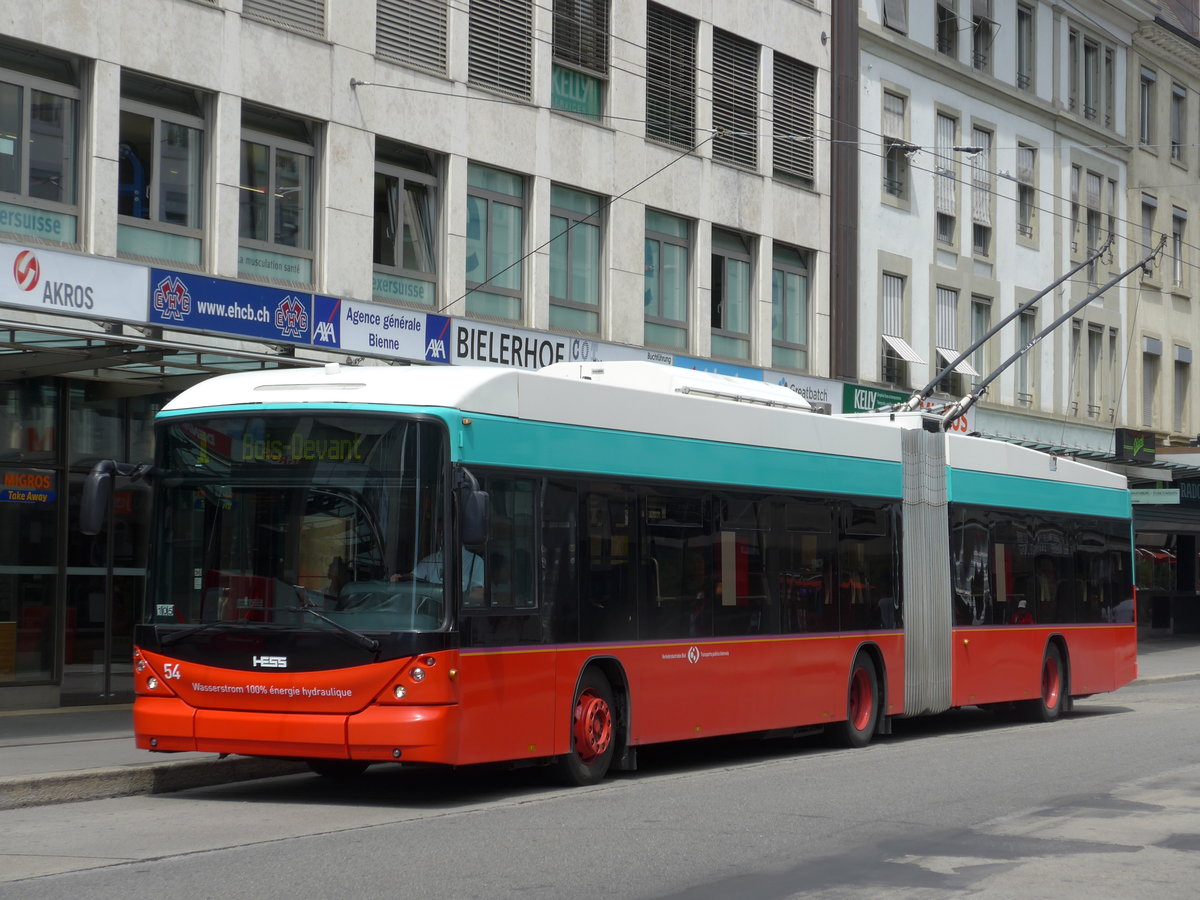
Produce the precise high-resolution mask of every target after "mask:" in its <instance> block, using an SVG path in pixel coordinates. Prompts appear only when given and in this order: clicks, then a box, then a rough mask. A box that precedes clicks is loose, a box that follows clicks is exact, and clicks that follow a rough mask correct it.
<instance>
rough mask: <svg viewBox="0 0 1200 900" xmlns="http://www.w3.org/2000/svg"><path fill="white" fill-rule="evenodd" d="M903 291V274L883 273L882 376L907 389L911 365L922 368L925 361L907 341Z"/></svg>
mask: <svg viewBox="0 0 1200 900" xmlns="http://www.w3.org/2000/svg"><path fill="white" fill-rule="evenodd" d="M904 288H905V281H904V276H903V275H892V274H889V273H887V272H884V273H883V281H882V289H881V298H882V309H881V310H880V313H881V319H882V324H883V327H882V329H881V334H882V336H883V348H882V349H883V359H882V363H881V367H880V376H879V377H880V380H881V381H883V382H886V383H887V384H894V385H897V386H898V387H907V386H908V383H909V375H908V367H909V364H911V363H915V364H917V365H922V364H923V363H924V360H923V359H921V357H920V356H918V355H917V352H916V351H915V350H913V348H912V346H911V345H910V344H909V343H908V341H906V340H905V339H904V318H905V317H904Z"/></svg>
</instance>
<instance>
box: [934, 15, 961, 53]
mask: <svg viewBox="0 0 1200 900" xmlns="http://www.w3.org/2000/svg"><path fill="white" fill-rule="evenodd" d="M936 16H937V25H936V27H937V34H936V35H935V40H936V43H937V51H938V53H944V54H946V56H951V57H954V58H955V59H958V15H957V14H956V13H955V12H954V6H953V4H947V3H939V4H938V5H937V13H936Z"/></svg>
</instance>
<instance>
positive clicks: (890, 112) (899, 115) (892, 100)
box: [883, 93, 904, 139]
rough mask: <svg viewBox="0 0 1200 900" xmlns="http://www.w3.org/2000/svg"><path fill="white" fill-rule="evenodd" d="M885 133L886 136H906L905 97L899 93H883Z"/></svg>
mask: <svg viewBox="0 0 1200 900" xmlns="http://www.w3.org/2000/svg"><path fill="white" fill-rule="evenodd" d="M883 133H884V136H886V137H891V138H901V139H903V137H904V98H903V97H901V96H899V95H898V94H888V93H884V95H883Z"/></svg>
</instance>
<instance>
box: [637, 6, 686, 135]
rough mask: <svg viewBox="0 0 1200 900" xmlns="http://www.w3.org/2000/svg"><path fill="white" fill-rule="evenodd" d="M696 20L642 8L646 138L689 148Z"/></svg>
mask: <svg viewBox="0 0 1200 900" xmlns="http://www.w3.org/2000/svg"><path fill="white" fill-rule="evenodd" d="M695 97H696V20H695V19H689V18H688V17H687V16H683V15H680V14H679V13H676V12H673V11H671V10H669V9H664V8H663V7H661V6H656V5H654V4H653V3H651V4H648V5H647V7H646V137H648V138H651V139H652V140H656V141H662V142H663V143H666V144H674V145H675V146H677V147H691V146H692V144H693V143H695V131H696V124H695V123H696V100H695Z"/></svg>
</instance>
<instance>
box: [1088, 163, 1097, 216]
mask: <svg viewBox="0 0 1200 900" xmlns="http://www.w3.org/2000/svg"><path fill="white" fill-rule="evenodd" d="M1087 208H1088V209H1099V208H1100V176H1099V175H1097V174H1096V173H1095V172H1088V176H1087Z"/></svg>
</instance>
